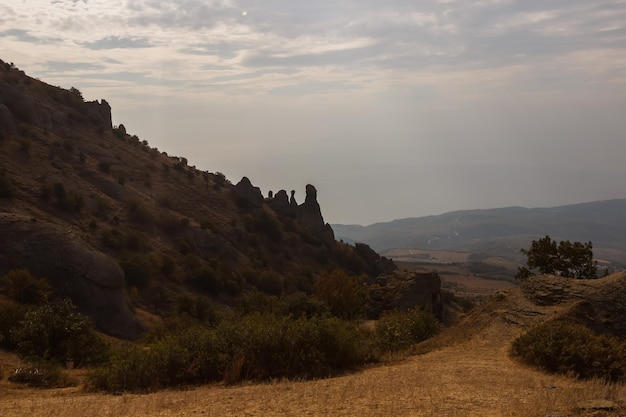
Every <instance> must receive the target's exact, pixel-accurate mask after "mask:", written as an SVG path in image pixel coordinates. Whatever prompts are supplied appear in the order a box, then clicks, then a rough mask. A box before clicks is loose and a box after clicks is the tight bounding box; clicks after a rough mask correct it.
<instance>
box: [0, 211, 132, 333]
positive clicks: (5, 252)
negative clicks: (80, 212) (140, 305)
mask: <svg viewBox="0 0 626 417" xmlns="http://www.w3.org/2000/svg"><path fill="white" fill-rule="evenodd" d="M0 229H1V230H2V233H1V234H0V275H4V274H6V273H7V272H8V271H10V270H12V269H20V268H23V269H27V270H29V271H30V272H31V273H32V274H33V275H35V276H36V277H39V278H46V279H47V280H48V281H49V282H50V284H51V285H52V286H53V288H54V293H55V295H56V296H59V297H69V298H71V300H72V302H73V303H74V304H75V305H76V306H77V307H78V308H79V309H80V310H81V312H83V313H84V314H87V315H88V316H90V317H91V318H92V319H93V321H94V323H95V324H96V326H97V327H98V328H100V329H101V330H102V331H104V332H105V333H107V334H110V335H112V336H116V337H121V338H125V339H136V338H138V337H139V336H140V335H141V333H142V332H143V331H144V328H143V326H142V325H141V324H140V323H139V321H138V320H137V319H136V318H135V316H134V315H133V313H132V311H131V310H130V308H129V301H128V299H127V297H126V295H125V293H124V285H125V283H124V272H123V271H122V269H121V268H120V266H119V265H118V263H117V262H115V261H114V260H112V259H111V258H109V257H108V256H106V255H105V254H104V253H102V252H99V251H97V250H95V249H93V248H92V247H91V246H90V245H89V243H88V242H86V241H85V240H84V239H82V238H81V237H80V236H79V235H78V234H77V233H75V231H74V230H73V229H71V228H61V227H60V226H57V225H55V224H51V223H42V222H40V221H36V222H35V221H33V220H31V219H30V218H27V217H25V216H20V215H17V214H11V213H0Z"/></svg>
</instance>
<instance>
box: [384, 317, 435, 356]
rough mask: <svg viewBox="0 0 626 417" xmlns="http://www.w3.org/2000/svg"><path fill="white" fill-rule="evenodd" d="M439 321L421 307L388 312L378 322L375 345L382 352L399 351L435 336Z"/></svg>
mask: <svg viewBox="0 0 626 417" xmlns="http://www.w3.org/2000/svg"><path fill="white" fill-rule="evenodd" d="M438 330H439V322H438V321H437V319H436V318H435V316H434V315H432V314H431V313H428V312H425V311H423V310H420V309H414V310H409V311H407V312H402V311H392V312H387V313H386V314H385V315H383V317H381V319H380V320H378V322H377V323H376V331H375V335H376V340H375V345H376V347H377V348H378V349H379V351H380V352H397V351H399V350H403V349H407V348H409V347H411V346H412V345H414V344H416V343H419V342H422V341H424V340H426V339H428V338H430V337H432V336H434V335H435V334H436V333H437V332H438Z"/></svg>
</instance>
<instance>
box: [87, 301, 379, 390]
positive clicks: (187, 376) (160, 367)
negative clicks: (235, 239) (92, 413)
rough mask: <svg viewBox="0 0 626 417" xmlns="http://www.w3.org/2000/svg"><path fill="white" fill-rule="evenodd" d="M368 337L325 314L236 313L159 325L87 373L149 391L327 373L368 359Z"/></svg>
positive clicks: (107, 386)
mask: <svg viewBox="0 0 626 417" xmlns="http://www.w3.org/2000/svg"><path fill="white" fill-rule="evenodd" d="M363 341H364V335H363V333H361V332H360V331H359V330H358V329H357V328H356V327H355V326H354V325H353V324H351V323H348V322H345V321H342V320H339V319H337V318H332V317H327V316H324V317H314V318H312V319H306V318H300V319H297V320H294V319H291V318H288V317H284V316H283V317H279V316H275V315H273V314H261V313H254V314H249V315H246V316H242V317H238V316H231V317H230V318H229V319H223V320H221V321H220V322H219V323H218V324H217V325H216V326H215V327H206V326H202V325H198V324H191V325H187V326H183V327H179V326H176V327H174V328H170V330H167V331H165V332H163V329H161V330H159V333H158V334H156V335H155V337H154V338H153V339H152V340H151V343H150V344H149V346H147V347H145V348H141V347H139V346H136V345H135V346H133V345H126V346H124V347H123V348H122V349H118V350H117V351H116V352H115V354H114V355H113V356H112V358H111V361H110V363H109V364H107V365H106V366H103V367H102V368H99V369H98V370H96V371H95V372H94V373H93V374H92V375H91V376H90V378H89V386H90V387H92V388H94V389H100V390H105V391H108V392H123V391H135V392H146V391H154V390H157V389H161V388H166V387H170V386H175V385H182V384H197V383H205V382H210V381H219V380H225V381H226V382H237V381H240V380H243V379H253V380H267V379H270V378H280V377H287V378H311V377H313V378H315V377H325V376H328V375H332V374H334V373H336V372H338V371H343V370H348V369H353V368H355V367H357V366H359V365H361V364H362V363H364V361H365V358H366V353H367V352H366V351H365V350H364V346H365V344H364V343H363Z"/></svg>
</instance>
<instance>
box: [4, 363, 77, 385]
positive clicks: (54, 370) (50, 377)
mask: <svg viewBox="0 0 626 417" xmlns="http://www.w3.org/2000/svg"><path fill="white" fill-rule="evenodd" d="M8 380H9V381H10V382H14V383H18V384H26V385H29V386H31V387H39V388H66V387H71V386H76V385H78V381H77V380H75V379H74V378H71V377H70V376H68V375H66V374H65V373H64V372H63V371H62V370H61V367H60V366H59V364H58V363H55V362H38V363H36V364H32V366H31V367H29V368H18V369H17V370H16V371H15V372H14V373H13V374H11V376H10V377H9V378H8Z"/></svg>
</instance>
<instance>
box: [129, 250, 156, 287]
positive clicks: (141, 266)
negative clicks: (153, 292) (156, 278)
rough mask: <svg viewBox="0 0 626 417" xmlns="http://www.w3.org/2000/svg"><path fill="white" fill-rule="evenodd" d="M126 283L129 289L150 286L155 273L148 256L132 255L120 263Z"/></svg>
mask: <svg viewBox="0 0 626 417" xmlns="http://www.w3.org/2000/svg"><path fill="white" fill-rule="evenodd" d="M120 266H121V267H122V269H123V270H124V277H125V278H126V283H127V284H128V285H130V286H131V287H137V288H144V287H147V286H148V285H149V284H150V281H152V277H153V275H154V272H155V267H154V263H153V262H152V260H151V259H150V258H149V257H148V256H144V255H140V254H133V255H128V256H125V257H124V258H123V259H122V261H121V262H120Z"/></svg>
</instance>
